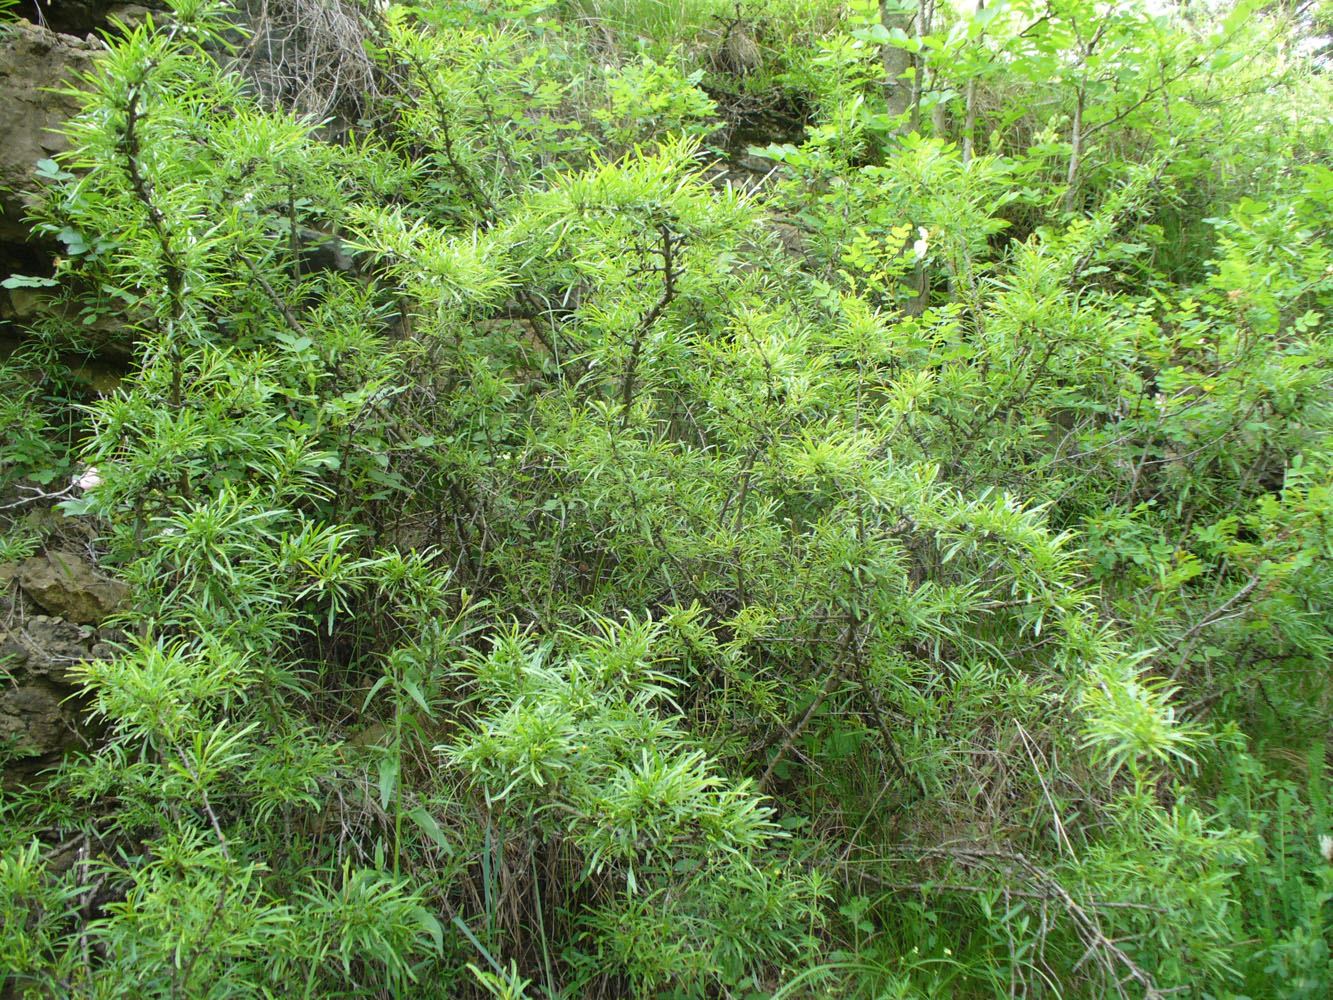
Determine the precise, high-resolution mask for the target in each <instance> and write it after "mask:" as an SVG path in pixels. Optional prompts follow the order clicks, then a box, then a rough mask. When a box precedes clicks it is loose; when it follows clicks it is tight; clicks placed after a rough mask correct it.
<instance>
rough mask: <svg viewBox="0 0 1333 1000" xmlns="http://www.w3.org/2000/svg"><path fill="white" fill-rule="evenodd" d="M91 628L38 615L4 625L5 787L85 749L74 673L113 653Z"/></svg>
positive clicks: (0, 728)
mask: <svg viewBox="0 0 1333 1000" xmlns="http://www.w3.org/2000/svg"><path fill="white" fill-rule="evenodd" d="M101 640H102V636H101V634H100V633H99V632H98V631H97V630H96V629H94V628H92V627H91V626H88V625H75V624H73V623H72V622H68V621H65V620H64V619H63V618H54V617H51V616H49V615H33V616H31V617H29V618H27V619H26V620H23V621H22V622H15V623H13V624H9V625H5V626H0V680H3V683H0V751H3V754H4V757H5V758H8V759H7V760H5V761H4V764H3V775H4V779H5V783H6V784H10V783H13V782H16V781H25V780H27V779H29V778H31V777H32V776H33V775H34V774H36V773H37V772H38V771H40V770H42V769H44V768H45V767H48V766H50V765H51V764H54V763H55V762H56V761H57V760H58V759H59V758H60V756H61V755H62V754H63V753H65V752H66V751H67V750H70V749H72V748H74V747H76V746H79V745H81V744H82V743H83V742H84V739H85V737H86V736H87V735H88V734H87V733H86V729H85V725H84V720H83V716H84V714H85V712H84V706H83V705H82V704H81V703H80V700H79V699H78V698H77V697H76V695H77V685H76V682H75V679H74V677H73V676H72V674H71V670H72V668H73V667H75V666H76V665H77V664H79V663H81V662H83V661H85V660H89V659H96V658H100V657H103V656H106V655H108V654H109V652H110V648H109V647H108V646H106V645H105V644H103V643H102V641H101Z"/></svg>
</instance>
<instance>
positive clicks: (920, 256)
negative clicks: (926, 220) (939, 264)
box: [912, 226, 930, 260]
mask: <svg viewBox="0 0 1333 1000" xmlns="http://www.w3.org/2000/svg"><path fill="white" fill-rule="evenodd" d="M916 235H917V240H916V242H915V243H913V244H912V253H914V254H916V259H917V260H925V259H926V254H927V253H929V252H930V230H928V229H927V228H926V227H925V226H917V227H916Z"/></svg>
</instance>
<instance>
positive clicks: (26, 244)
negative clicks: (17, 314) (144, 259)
mask: <svg viewBox="0 0 1333 1000" xmlns="http://www.w3.org/2000/svg"><path fill="white" fill-rule="evenodd" d="M101 49H102V45H101V44H100V43H99V42H96V41H89V40H87V39H80V38H75V37H73V36H72V35H58V34H56V33H55V32H53V31H50V30H48V29H46V28H44V27H41V26H39V25H36V24H32V23H30V22H28V21H15V22H12V23H10V24H7V25H4V26H3V27H0V136H4V142H3V143H0V271H4V272H5V273H6V274H8V272H10V271H19V272H20V273H28V274H32V273H39V274H42V273H46V270H48V269H49V264H48V263H47V260H49V258H48V257H47V256H46V253H47V252H48V251H49V249H50V248H42V247H39V246H34V245H32V243H31V235H30V234H29V231H28V227H27V225H26V224H25V223H24V214H25V213H26V212H27V210H28V207H29V205H30V204H31V203H32V199H33V197H34V195H35V193H36V191H37V184H36V181H35V180H34V178H33V171H34V169H35V168H36V166H37V162H38V161H39V160H43V159H47V158H49V157H50V156H51V155H52V154H53V153H56V152H59V151H60V150H63V149H65V148H66V146H67V143H66V142H65V139H64V137H62V136H60V135H57V134H55V133H54V132H53V131H52V130H53V129H56V128H58V127H59V126H60V124H61V123H62V122H64V121H65V120H66V119H67V118H69V117H70V115H71V114H73V113H74V111H75V108H76V106H75V103H74V101H73V99H72V98H70V97H67V96H65V95H62V94H58V93H51V92H50V90H49V89H48V88H53V87H59V86H61V85H62V84H64V83H67V82H69V81H70V80H71V79H72V78H73V77H74V76H75V75H76V74H78V73H80V72H84V71H86V70H87V69H88V68H89V67H90V66H91V65H92V59H93V56H94V55H95V54H96V53H97V52H98V51H100V50H101ZM25 267H26V268H29V269H30V270H27V271H24V268H25Z"/></svg>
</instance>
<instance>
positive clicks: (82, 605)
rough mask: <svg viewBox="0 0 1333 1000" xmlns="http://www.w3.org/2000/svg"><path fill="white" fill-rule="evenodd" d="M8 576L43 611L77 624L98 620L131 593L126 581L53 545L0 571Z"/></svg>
mask: <svg viewBox="0 0 1333 1000" xmlns="http://www.w3.org/2000/svg"><path fill="white" fill-rule="evenodd" d="M8 576H12V577H13V578H14V579H16V580H17V581H18V585H19V586H20V587H21V588H22V589H23V593H24V595H25V596H27V597H28V598H30V599H31V600H32V601H33V602H34V603H35V604H37V605H38V606H39V607H40V608H41V609H42V610H43V611H46V612H47V613H48V614H52V615H58V616H60V617H61V618H65V619H67V620H68V621H71V622H73V623H75V624H76V625H96V624H98V623H99V622H101V621H102V620H103V619H104V618H106V617H107V615H109V614H111V613H112V612H113V611H115V610H116V609H117V608H118V607H119V606H120V605H121V603H122V602H123V601H124V600H125V597H126V593H127V591H126V587H125V585H124V584H123V583H120V582H119V581H116V580H112V579H109V578H108V577H106V576H103V575H102V574H101V573H99V572H98V571H97V569H96V567H94V566H93V564H92V563H90V562H89V561H88V560H87V559H85V558H83V557H82V556H81V555H79V554H78V553H77V552H74V551H72V550H70V549H52V550H50V551H48V552H45V553H43V554H42V555H39V556H33V557H32V558H30V559H25V560H23V562H21V563H19V564H18V566H17V567H15V568H13V569H6V570H3V571H0V580H3V579H4V578H5V577H8Z"/></svg>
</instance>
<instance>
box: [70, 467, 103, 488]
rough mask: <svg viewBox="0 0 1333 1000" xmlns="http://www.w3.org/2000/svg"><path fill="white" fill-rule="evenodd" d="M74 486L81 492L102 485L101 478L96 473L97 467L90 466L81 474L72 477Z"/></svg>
mask: <svg viewBox="0 0 1333 1000" xmlns="http://www.w3.org/2000/svg"><path fill="white" fill-rule="evenodd" d="M74 485H75V486H77V487H78V488H79V489H81V490H91V489H93V488H95V487H97V486H101V485H102V477H101V475H100V474H99V473H98V471H97V466H95V465H90V466H88V468H86V469H84V470H83V472H82V473H80V474H79V475H77V476H75V477H74Z"/></svg>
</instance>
